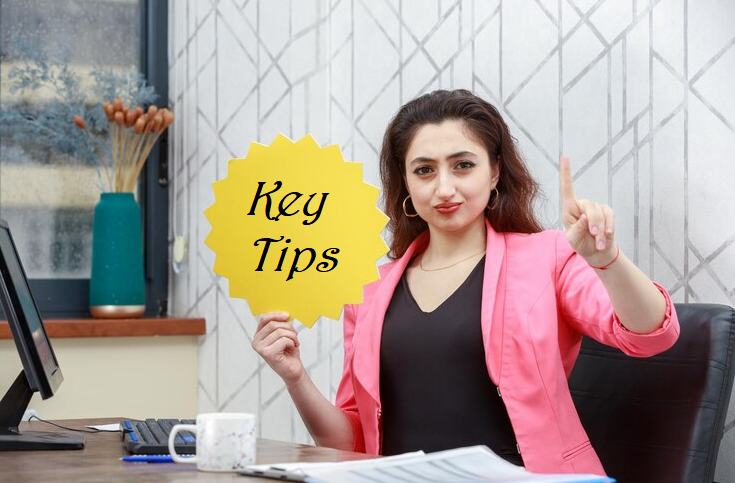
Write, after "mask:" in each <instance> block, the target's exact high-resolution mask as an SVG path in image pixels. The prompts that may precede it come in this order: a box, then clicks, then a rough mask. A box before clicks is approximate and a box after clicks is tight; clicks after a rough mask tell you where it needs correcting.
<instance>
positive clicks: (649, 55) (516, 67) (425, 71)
mask: <svg viewBox="0 0 735 483" xmlns="http://www.w3.org/2000/svg"><path fill="white" fill-rule="evenodd" d="M170 15H171V25H170V36H171V43H170V60H169V62H170V69H171V89H170V92H171V96H172V98H171V100H170V102H171V104H172V105H173V108H174V110H175V111H176V113H177V122H176V123H174V132H173V143H172V150H173V155H174V160H173V163H172V169H174V170H175V176H174V178H175V179H176V185H175V190H174V191H175V192H174V193H173V194H172V196H173V200H172V201H173V203H174V204H175V206H176V210H177V211H176V214H175V219H174V221H175V223H174V225H175V228H174V229H175V230H176V232H177V233H179V234H184V235H185V236H186V237H187V239H188V242H189V252H188V254H187V258H186V260H185V261H184V262H183V263H182V264H181V265H179V266H177V267H176V268H177V272H178V273H173V274H172V279H171V282H172V284H171V285H172V294H171V299H172V310H173V312H174V314H176V315H200V316H204V317H206V318H207V325H208V333H207V336H206V337H204V338H203V340H202V342H201V349H200V410H201V411H209V410H222V411H226V410H233V411H234V410H238V411H239V410H246V411H256V412H258V413H259V414H260V416H261V427H260V435H261V436H263V437H269V438H277V439H287V440H295V441H308V435H307V433H306V431H305V429H304V428H303V425H302V424H301V422H300V419H299V417H298V414H297V413H296V411H295V410H294V408H293V406H292V404H291V402H290V400H289V398H288V395H287V394H286V393H285V391H284V389H283V386H282V383H281V381H280V380H279V379H278V378H277V377H276V376H274V375H273V373H272V372H271V371H270V369H269V368H268V367H265V366H264V364H263V363H262V362H261V361H260V360H259V358H258V357H257V355H256V354H255V353H254V352H253V351H252V349H251V348H250V341H249V339H250V337H251V336H252V335H253V331H254V329H255V326H256V322H255V319H254V318H253V317H252V316H251V314H250V311H249V309H248V307H247V303H246V302H245V301H242V300H236V299H230V298H229V297H228V296H227V293H228V288H227V281H226V280H223V279H221V278H220V277H217V276H215V275H213V273H212V270H211V267H212V266H213V263H214V254H213V253H212V252H211V251H210V250H209V249H208V248H207V247H205V246H204V245H203V240H204V238H205V237H206V236H207V234H208V231H209V229H210V225H209V223H208V222H207V221H206V219H205V218H204V216H203V211H204V209H205V208H207V207H208V206H209V205H211V204H212V203H213V201H214V198H213V194H212V190H211V185H212V183H213V182H214V181H215V180H217V179H219V178H222V177H224V176H225V175H226V163H227V161H228V160H229V159H230V158H234V157H243V156H244V155H245V153H246V152H247V148H248V145H249V144H250V142H252V141H258V142H261V143H265V144H269V143H270V142H271V141H272V140H273V138H274V137H275V136H276V134H278V133H279V132H284V133H285V134H286V135H288V136H289V137H291V138H292V139H298V138H300V137H301V136H303V135H304V134H306V133H312V134H313V135H314V137H315V138H316V139H317V140H318V141H319V142H320V143H321V144H322V145H327V144H334V143H337V144H339V145H340V147H341V148H342V151H343V154H344V156H345V157H346V158H347V159H350V160H355V161H360V162H362V163H364V164H365V180H366V181H367V182H370V183H373V184H377V185H379V183H378V174H377V173H378V168H377V152H378V149H379V144H380V140H381V136H382V133H383V130H384V128H385V126H386V123H387V121H388V120H389V118H390V117H391V115H392V114H393V113H394V112H395V111H396V109H397V108H398V107H399V106H400V105H401V104H402V103H403V102H406V101H408V100H409V99H411V98H413V97H415V96H416V95H418V94H420V93H423V92H426V91H429V90H433V89H436V88H469V89H472V90H473V91H475V92H476V93H477V94H479V95H481V96H483V97H485V98H486V99H488V100H489V101H491V102H493V103H494V104H495V105H496V106H498V107H499V108H500V109H501V111H502V112H503V113H504V115H505V117H506V120H507V121H508V123H509V124H510V128H511V131H512V132H513V133H514V135H515V136H516V137H517V139H518V142H519V144H520V147H521V149H522V151H523V153H524V154H525V156H526V159H527V161H528V163H529V165H530V166H531V168H532V170H533V172H534V174H535V175H536V177H537V178H538V180H539V181H540V182H541V183H542V186H543V188H544V191H545V194H546V202H544V203H541V204H540V205H539V213H540V214H541V217H542V219H543V220H544V222H545V223H546V225H547V226H549V227H555V226H558V222H557V217H558V199H559V197H558V167H557V159H558V157H559V155H560V154H562V153H564V154H568V155H569V156H571V160H572V165H573V170H574V173H575V180H576V181H575V188H576V190H577V194H578V196H580V197H585V198H590V199H595V200H598V201H601V202H606V203H609V204H610V205H612V207H613V208H614V209H615V211H616V215H617V227H618V229H617V233H618V235H617V236H618V241H619V243H620V246H621V248H622V249H623V250H624V251H625V252H626V253H628V254H629V255H630V256H631V257H632V258H633V259H634V260H635V261H636V262H637V263H638V264H639V266H640V267H641V268H642V269H643V270H644V271H645V272H647V273H648V274H649V275H650V276H651V277H652V278H654V279H656V280H658V281H659V282H661V283H662V284H663V285H664V286H665V287H666V288H667V289H668V290H669V291H670V292H671V294H672V296H673V298H674V299H675V300H676V301H681V302H683V301H690V302H694V301H702V302H718V303H724V304H728V305H735V270H733V267H734V266H735V245H734V244H733V242H734V241H735V224H734V223H733V209H732V192H733V188H735V162H734V160H733V155H732V153H733V152H735V89H733V88H732V79H733V78H735V48H733V43H734V42H735V22H734V21H733V20H735V2H731V1H729V0H707V1H699V0H697V1H695V0H663V1H650V2H649V1H644V0H627V1H626V0H606V1H595V0H571V1H570V0H514V1H510V0H505V1H498V0H495V1H482V0H474V1H473V0H464V1H457V0H446V1H444V0H442V1H431V0H426V1H419V0H404V1H377V0H370V1H369V0H308V1H303V0H298V1H297V0H278V1H274V0H268V1H265V0H250V1H243V0H240V1H238V0H219V1H213V2H209V1H206V0H197V1H194V0H177V1H175V2H171V13H170ZM300 338H301V341H302V353H303V358H304V362H305V364H306V365H307V367H308V368H309V370H310V373H311V374H312V377H313V378H314V379H315V381H316V383H317V385H318V387H319V388H320V389H321V390H322V391H323V392H324V394H325V395H327V396H328V397H330V398H333V397H334V392H335V388H336V384H337V382H338V380H339V376H340V371H341V367H342V353H341V350H342V348H341V325H340V324H339V323H337V322H333V321H327V320H323V321H320V322H319V323H318V324H317V326H316V328H315V329H313V330H302V331H301V332H300ZM733 426H735V411H733V410H731V412H730V415H729V416H728V423H727V429H728V431H727V433H726V436H725V440H724V442H723V446H722V450H721V457H720V460H719V465H718V475H717V477H718V479H719V480H728V481H732V480H733V478H735V461H734V460H735V458H733V452H734V451H735V430H732V429H731V428H732V427H733Z"/></svg>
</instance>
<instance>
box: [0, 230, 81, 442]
mask: <svg viewBox="0 0 735 483" xmlns="http://www.w3.org/2000/svg"><path fill="white" fill-rule="evenodd" d="M0 302H1V303H2V308H3V312H4V313H5V318H6V319H7V321H8V325H9V326H10V332H11V333H12V334H13V340H14V341H15V347H16V348H17V349H18V355H19V356H20V360H21V363H22V365H23V370H21V372H20V374H19V375H18V377H17V378H16V379H15V382H13V384H12V385H11V386H10V389H8V391H7V392H6V393H5V396H4V397H3V398H2V400H0V451H15V450H48V449H80V448H82V447H84V436H83V435H80V434H74V433H59V432H44V431H25V432H23V433H21V432H20V431H19V430H18V425H19V424H20V422H21V420H22V418H23V414H24V413H25V410H26V408H27V407H28V403H29V402H30V400H31V396H33V393H34V392H38V393H40V395H41V397H42V398H43V399H48V398H50V397H51V396H53V395H54V394H55V393H56V391H57V390H58V388H59V385H61V382H62V381H63V380H64V377H63V376H62V374H61V368H60V367H59V362H58V361H57V360H56V355H55V354H54V350H53V348H52V347H51V341H50V340H49V338H48V335H47V334H46V328H45V327H44V326H43V320H42V319H41V314H40V313H39V311H38V306H37V305H36V301H35V300H34V298H33V294H31V289H30V286H29V285H28V279H27V278H26V274H25V271H24V270H23V265H22V264H21V262H20V257H19V256H18V251H17V250H16V248H15V243H14V242H13V237H12V235H11V234H10V228H9V227H8V223H7V222H6V221H5V220H2V219H0Z"/></svg>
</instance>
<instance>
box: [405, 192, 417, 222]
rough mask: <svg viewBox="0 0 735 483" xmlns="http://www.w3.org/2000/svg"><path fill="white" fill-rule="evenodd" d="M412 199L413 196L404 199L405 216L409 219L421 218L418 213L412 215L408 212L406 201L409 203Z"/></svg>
mask: <svg viewBox="0 0 735 483" xmlns="http://www.w3.org/2000/svg"><path fill="white" fill-rule="evenodd" d="M410 197H411V195H408V196H406V197H405V198H403V214H404V215H406V216H407V217H408V218H415V217H417V216H419V214H418V213H413V214H411V213H409V212H408V210H406V201H408V199H409V198H410ZM414 209H415V208H414Z"/></svg>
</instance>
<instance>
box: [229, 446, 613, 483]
mask: <svg viewBox="0 0 735 483" xmlns="http://www.w3.org/2000/svg"><path fill="white" fill-rule="evenodd" d="M242 473H243V474H246V475H248V476H262V477H266V478H276V479H280V480H290V481H304V482H307V483H392V482H401V483H568V482H569V483H571V482H579V483H612V482H614V481H615V479H613V478H609V477H606V476H599V475H579V474H566V475H549V474H540V473H532V472H530V471H526V470H525V469H524V468H522V467H520V466H515V465H513V464H511V463H508V462H507V461H505V460H504V459H502V458H500V457H499V456H498V455H496V454H495V453H493V452H492V451H490V450H489V449H488V448H487V447H486V446H470V447H467V448H458V449H452V450H447V451H438V452H436V453H429V454H424V453H423V452H418V453H409V454H406V455H398V456H393V457H388V458H376V459H370V460H360V461H347V462H342V463H287V464H283V465H256V466H250V467H248V469H247V470H246V471H243V472H242Z"/></svg>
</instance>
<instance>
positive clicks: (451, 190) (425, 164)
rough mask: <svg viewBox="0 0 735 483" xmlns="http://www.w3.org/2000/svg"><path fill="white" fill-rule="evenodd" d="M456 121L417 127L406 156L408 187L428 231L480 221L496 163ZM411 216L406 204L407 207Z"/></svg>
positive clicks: (495, 175) (493, 181) (461, 227)
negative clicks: (491, 163) (492, 162)
mask: <svg viewBox="0 0 735 483" xmlns="http://www.w3.org/2000/svg"><path fill="white" fill-rule="evenodd" d="M474 138H475V136H474V135H473V134H472V132H471V131H470V130H469V128H467V127H466V125H465V124H464V122H462V121H459V120H446V121H443V122H442V123H441V124H426V125H424V126H422V127H420V128H419V130H418V131H417V132H416V135H415V136H414V138H413V140H412V141H411V144H410V145H409V147H408V152H407V153H406V173H405V176H406V186H407V188H408V192H409V194H410V195H411V201H412V202H413V206H414V208H415V209H416V212H417V213H418V214H419V216H420V217H421V218H422V219H423V220H425V221H426V222H427V223H428V224H429V227H430V228H431V229H432V230H440V231H445V232H458V231H463V230H466V229H469V228H470V227H473V226H474V225H476V224H479V223H483V216H484V213H483V212H484V210H485V208H486V207H487V204H488V201H489V199H490V192H491V191H492V189H493V188H494V187H495V185H496V184H497V180H498V175H499V173H498V164H497V163H495V165H494V166H492V167H491V166H490V159H489V156H488V153H487V151H486V150H485V148H484V147H483V146H482V145H481V144H480V143H479V142H478V141H476V140H475V139H474ZM407 208H408V210H409V213H410V204H407Z"/></svg>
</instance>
